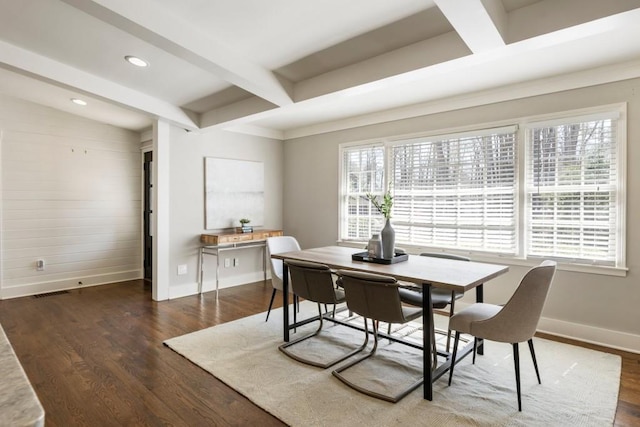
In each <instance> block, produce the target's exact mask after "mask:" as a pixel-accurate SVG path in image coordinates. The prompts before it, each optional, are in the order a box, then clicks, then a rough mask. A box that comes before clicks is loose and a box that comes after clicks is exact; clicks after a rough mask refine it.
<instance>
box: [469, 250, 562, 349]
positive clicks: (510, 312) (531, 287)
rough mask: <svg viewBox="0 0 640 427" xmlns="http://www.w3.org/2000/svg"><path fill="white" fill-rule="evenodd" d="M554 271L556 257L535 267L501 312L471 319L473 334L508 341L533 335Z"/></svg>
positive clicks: (521, 339) (524, 338) (511, 341)
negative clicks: (482, 319) (481, 319)
mask: <svg viewBox="0 0 640 427" xmlns="http://www.w3.org/2000/svg"><path fill="white" fill-rule="evenodd" d="M555 271H556V262H555V261H544V262H542V264H540V265H539V266H537V267H533V268H532V269H531V270H529V271H528V272H527V274H525V275H524V277H523V278H522V280H521V281H520V284H519V285H518V288H517V289H516V291H515V292H514V293H513V295H512V296H511V298H510V299H509V301H508V302H507V303H506V304H505V305H504V307H503V308H502V310H500V312H498V314H496V315H495V316H493V317H492V318H490V319H487V320H484V321H480V322H473V323H472V325H471V331H470V332H471V334H473V335H475V336H477V337H481V338H487V339H490V340H493V341H501V342H508V343H516V342H524V341H527V340H529V339H531V338H532V337H533V335H534V334H535V333H536V328H537V327H538V322H539V320H540V316H541V315H542V308H543V307H544V303H545V301H546V299H547V295H548V293H549V288H550V287H551V282H552V281H553V276H554V274H555Z"/></svg>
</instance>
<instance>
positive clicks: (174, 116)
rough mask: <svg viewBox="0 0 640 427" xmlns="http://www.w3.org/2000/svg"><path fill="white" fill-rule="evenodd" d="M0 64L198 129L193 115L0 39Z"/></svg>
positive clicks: (54, 83)
mask: <svg viewBox="0 0 640 427" xmlns="http://www.w3.org/2000/svg"><path fill="white" fill-rule="evenodd" d="M0 64H4V65H3V67H4V68H9V69H12V70H14V71H17V72H19V73H22V74H26V75H29V76H31V77H34V78H37V79H38V80H41V81H46V82H47V83H51V84H53V85H56V86H59V87H63V88H66V89H72V90H74V91H79V92H82V93H85V94H87V95H90V96H94V97H98V98H101V99H104V100H107V101H110V102H114V103H116V104H119V105H121V106H124V107H127V108H130V109H133V110H136V111H139V112H143V113H146V114H149V115H152V116H155V117H156V118H159V117H161V118H164V119H165V120H168V121H170V122H171V123H173V124H175V125H177V126H180V127H183V128H186V129H190V130H193V129H197V128H198V123H197V122H196V120H194V115H193V113H191V114H189V113H187V112H186V111H184V110H182V109H181V108H179V107H176V106H175V105H172V104H170V103H168V102H165V101H163V100H160V99H157V98H154V97H152V96H149V95H147V94H144V93H142V92H138V91H136V90H133V89H131V88H128V87H125V86H122V85H119V84H117V83H113V82H112V81H110V80H106V79H103V78H100V77H96V76H95V75H93V74H90V73H87V72H85V71H82V70H79V69H77V68H73V67H70V66H69V65H66V64H63V63H61V62H58V61H54V60H53V59H51V58H48V57H46V56H42V55H38V54H36V53H33V52H31V51H28V50H25V49H22V48H20V47H17V46H14V45H12V44H9V43H6V42H4V41H1V40H0Z"/></svg>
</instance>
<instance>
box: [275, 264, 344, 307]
mask: <svg viewBox="0 0 640 427" xmlns="http://www.w3.org/2000/svg"><path fill="white" fill-rule="evenodd" d="M284 262H285V264H287V266H288V267H289V274H290V275H291V286H292V288H293V292H294V293H295V294H296V295H297V296H299V297H302V298H304V299H306V300H309V301H313V302H317V303H321V304H336V303H337V302H338V301H337V300H336V292H335V290H334V287H333V276H332V275H331V269H330V268H329V267H328V266H326V265H324V264H317V263H313V262H305V261H296V260H291V259H286V260H285V261H284Z"/></svg>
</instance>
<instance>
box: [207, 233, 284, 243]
mask: <svg viewBox="0 0 640 427" xmlns="http://www.w3.org/2000/svg"><path fill="white" fill-rule="evenodd" d="M275 236H282V230H255V231H254V232H253V233H234V232H229V233H220V234H202V235H200V241H201V242H202V243H204V244H205V245H212V246H215V245H224V244H228V243H242V242H251V241H253V240H264V239H266V238H267V237H275Z"/></svg>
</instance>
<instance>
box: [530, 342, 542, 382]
mask: <svg viewBox="0 0 640 427" xmlns="http://www.w3.org/2000/svg"><path fill="white" fill-rule="evenodd" d="M529 351H530V352H531V359H533V367H534V368H536V376H537V377H538V384H542V381H540V372H539V371H538V362H537V361H536V352H535V350H534V349H533V338H532V339H530V340H529Z"/></svg>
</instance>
